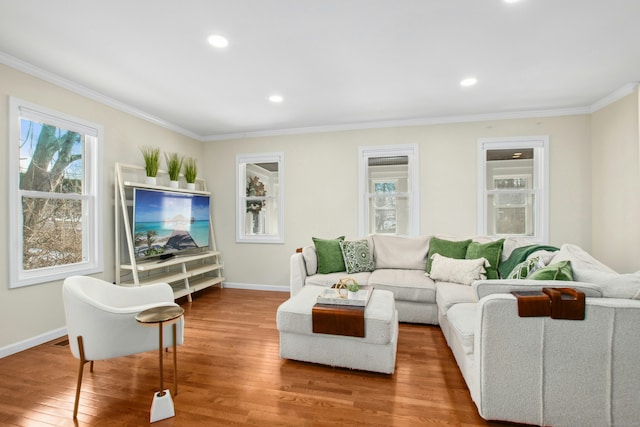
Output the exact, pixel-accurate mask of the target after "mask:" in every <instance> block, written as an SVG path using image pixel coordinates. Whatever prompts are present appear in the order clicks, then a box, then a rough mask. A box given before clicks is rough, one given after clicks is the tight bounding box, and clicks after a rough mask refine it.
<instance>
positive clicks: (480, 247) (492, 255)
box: [465, 239, 504, 279]
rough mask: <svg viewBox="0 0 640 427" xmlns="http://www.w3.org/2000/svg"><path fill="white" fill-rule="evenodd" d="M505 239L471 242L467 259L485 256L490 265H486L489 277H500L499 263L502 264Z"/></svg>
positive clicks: (466, 255)
mask: <svg viewBox="0 0 640 427" xmlns="http://www.w3.org/2000/svg"><path fill="white" fill-rule="evenodd" d="M503 244H504V239H499V240H496V241H495V242H489V243H478V242H471V243H469V246H468V247H467V253H466V254H465V258H466V259H478V258H484V259H486V260H487V261H489V265H488V266H486V270H487V271H486V275H487V279H497V278H498V265H499V264H500V258H501V256H502V245H503Z"/></svg>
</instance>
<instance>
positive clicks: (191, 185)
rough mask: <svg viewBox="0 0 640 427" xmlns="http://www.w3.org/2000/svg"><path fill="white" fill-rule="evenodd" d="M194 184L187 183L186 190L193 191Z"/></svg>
mask: <svg viewBox="0 0 640 427" xmlns="http://www.w3.org/2000/svg"><path fill="white" fill-rule="evenodd" d="M195 189H196V183H195V182H187V190H195Z"/></svg>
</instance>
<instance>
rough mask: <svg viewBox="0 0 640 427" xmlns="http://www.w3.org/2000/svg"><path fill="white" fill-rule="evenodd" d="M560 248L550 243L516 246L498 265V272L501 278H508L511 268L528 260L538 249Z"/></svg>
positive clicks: (556, 249) (550, 249) (552, 249)
mask: <svg viewBox="0 0 640 427" xmlns="http://www.w3.org/2000/svg"><path fill="white" fill-rule="evenodd" d="M559 250H560V249H559V248H556V247H555V246H549V245H529V246H522V247H520V248H515V249H514V250H513V252H511V255H509V258H507V259H506V260H505V261H504V262H502V263H500V265H499V266H498V272H499V273H500V277H501V278H503V279H504V278H506V277H507V276H508V275H509V273H511V270H513V269H514V268H515V266H516V265H518V264H520V263H521V262H522V261H524V260H526V259H527V257H528V256H529V255H531V254H532V253H534V252H538V251H551V252H555V251H559Z"/></svg>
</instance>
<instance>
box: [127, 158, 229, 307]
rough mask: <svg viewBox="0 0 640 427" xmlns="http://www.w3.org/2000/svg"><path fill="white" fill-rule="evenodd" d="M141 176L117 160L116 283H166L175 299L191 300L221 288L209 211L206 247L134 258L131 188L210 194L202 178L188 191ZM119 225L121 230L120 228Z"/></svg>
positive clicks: (160, 173)
mask: <svg viewBox="0 0 640 427" xmlns="http://www.w3.org/2000/svg"><path fill="white" fill-rule="evenodd" d="M163 174H166V172H164V171H158V181H159V182H160V183H164V182H165V181H166V182H167V183H168V181H167V180H168V178H167V177H163ZM144 179H145V171H144V168H143V167H141V166H131V165H123V164H120V163H116V188H115V194H116V203H115V206H116V212H115V214H116V227H115V234H116V284H117V285H121V286H144V285H148V284H152V283H158V282H166V283H169V284H170V285H171V287H172V288H173V292H174V296H175V298H176V299H178V298H182V297H185V296H186V297H187V299H188V300H189V301H191V295H192V294H193V293H194V292H197V291H199V290H201V289H205V288H208V287H210V286H215V285H220V287H222V286H223V282H224V277H223V276H222V270H223V264H222V262H221V253H220V252H219V251H218V250H216V243H215V237H214V233H213V221H212V218H211V214H209V224H210V227H209V248H208V249H209V250H206V249H207V248H203V251H202V252H196V253H193V252H191V253H188V254H176V255H175V256H172V257H168V258H165V259H158V258H156V259H153V260H147V261H143V260H139V259H137V258H136V255H135V254H136V252H135V248H134V246H133V245H134V243H133V242H134V238H133V235H132V219H131V211H132V208H133V189H134V188H146V189H153V190H162V191H170V192H180V193H190V194H198V195H210V193H209V192H208V191H207V189H206V185H205V183H204V181H203V180H197V181H196V182H197V188H196V189H195V190H190V189H185V188H173V187H168V186H163V185H155V184H154V185H151V184H146V183H145V182H144ZM198 181H199V182H198ZM121 225H122V226H123V227H122V229H120V227H121ZM125 244H126V246H127V250H126V251H125V250H122V246H124V245H125ZM118 261H120V262H118ZM123 261H124V262H123ZM123 276H126V279H125V280H123V279H122V277H123Z"/></svg>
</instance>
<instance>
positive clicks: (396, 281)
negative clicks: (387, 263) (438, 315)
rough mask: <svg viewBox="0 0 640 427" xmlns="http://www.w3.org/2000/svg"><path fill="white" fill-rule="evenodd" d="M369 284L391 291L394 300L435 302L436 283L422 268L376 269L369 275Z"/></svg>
mask: <svg viewBox="0 0 640 427" xmlns="http://www.w3.org/2000/svg"><path fill="white" fill-rule="evenodd" d="M369 284H370V285H373V287H374V288H375V289H385V290H388V291H391V292H393V296H394V297H395V299H396V300H400V301H414V302H426V303H431V304H435V302H436V284H435V283H434V282H433V280H431V279H430V278H428V277H426V276H425V275H424V270H400V269H390V268H385V269H376V270H375V271H374V272H372V273H371V276H369Z"/></svg>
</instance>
